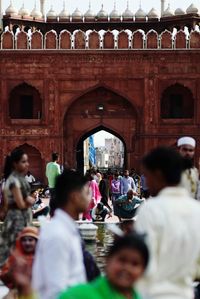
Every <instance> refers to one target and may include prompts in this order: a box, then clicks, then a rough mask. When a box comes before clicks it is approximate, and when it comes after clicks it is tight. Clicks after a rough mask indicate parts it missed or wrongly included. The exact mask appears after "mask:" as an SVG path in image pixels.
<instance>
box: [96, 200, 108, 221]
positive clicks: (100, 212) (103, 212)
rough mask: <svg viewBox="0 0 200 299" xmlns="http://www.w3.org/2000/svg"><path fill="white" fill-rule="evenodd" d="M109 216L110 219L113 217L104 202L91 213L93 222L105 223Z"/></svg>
mask: <svg viewBox="0 0 200 299" xmlns="http://www.w3.org/2000/svg"><path fill="white" fill-rule="evenodd" d="M107 215H109V218H110V217H112V214H111V212H110V210H109V209H108V208H107V207H106V206H104V205H103V203H102V202H100V203H98V204H97V205H96V206H95V207H94V208H93V209H92V212H91V216H92V220H93V221H102V222H103V221H104V220H105V218H106V216H107Z"/></svg>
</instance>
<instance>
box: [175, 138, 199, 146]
mask: <svg viewBox="0 0 200 299" xmlns="http://www.w3.org/2000/svg"><path fill="white" fill-rule="evenodd" d="M186 144H187V145H190V146H192V147H196V140H195V139H194V138H192V137H181V138H179V139H178V141H177V146H178V147H179V146H182V145H186Z"/></svg>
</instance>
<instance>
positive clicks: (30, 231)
mask: <svg viewBox="0 0 200 299" xmlns="http://www.w3.org/2000/svg"><path fill="white" fill-rule="evenodd" d="M37 240H38V230H37V228H36V227H31V226H29V227H25V228H24V229H23V230H22V231H21V232H20V233H19V235H18V237H17V240H16V244H15V249H14V250H13V251H12V252H11V255H10V256H9V258H8V259H7V261H6V263H5V264H4V266H3V268H2V269H1V272H0V279H1V280H2V281H3V283H4V285H6V286H7V287H8V288H9V289H10V291H9V293H8V294H7V295H6V297H4V298H5V299H6V298H7V299H11V298H12V299H14V298H18V296H17V294H18V289H17V286H16V284H15V278H14V276H13V273H14V269H15V266H16V261H17V260H20V261H22V262H23V263H25V264H26V266H27V275H28V278H29V279H31V272H32V271H31V270H32V265H33V259H34V255H35V249H36V244H37Z"/></svg>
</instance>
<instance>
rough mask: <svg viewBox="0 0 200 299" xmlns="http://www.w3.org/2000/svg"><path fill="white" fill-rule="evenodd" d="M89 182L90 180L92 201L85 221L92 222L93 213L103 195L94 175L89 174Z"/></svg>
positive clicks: (84, 216) (84, 215)
mask: <svg viewBox="0 0 200 299" xmlns="http://www.w3.org/2000/svg"><path fill="white" fill-rule="evenodd" d="M88 180H89V188H90V192H91V201H90V204H89V206H88V209H87V211H86V212H85V213H84V214H83V220H85V219H86V220H92V216H91V211H92V209H93V208H94V207H95V206H96V205H97V204H98V203H99V202H100V200H101V193H100V191H99V186H98V184H97V182H96V180H95V179H94V174H89V175H88Z"/></svg>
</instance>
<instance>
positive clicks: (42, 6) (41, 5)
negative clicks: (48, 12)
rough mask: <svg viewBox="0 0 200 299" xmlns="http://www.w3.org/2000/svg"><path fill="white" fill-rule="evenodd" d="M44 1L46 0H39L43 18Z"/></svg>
mask: <svg viewBox="0 0 200 299" xmlns="http://www.w3.org/2000/svg"><path fill="white" fill-rule="evenodd" d="M45 1H46V0H40V11H41V13H42V17H43V18H44V17H45V8H44V5H45Z"/></svg>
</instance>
